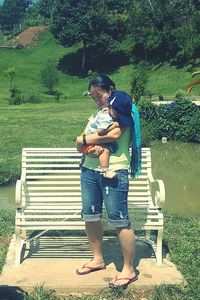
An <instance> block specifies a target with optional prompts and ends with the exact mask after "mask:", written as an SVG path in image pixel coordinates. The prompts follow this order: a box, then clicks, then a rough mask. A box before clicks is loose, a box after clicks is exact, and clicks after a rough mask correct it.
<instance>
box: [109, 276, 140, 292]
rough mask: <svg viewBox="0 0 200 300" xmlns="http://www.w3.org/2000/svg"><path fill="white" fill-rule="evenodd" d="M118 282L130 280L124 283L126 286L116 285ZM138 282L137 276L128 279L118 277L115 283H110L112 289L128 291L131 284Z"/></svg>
mask: <svg viewBox="0 0 200 300" xmlns="http://www.w3.org/2000/svg"><path fill="white" fill-rule="evenodd" d="M118 280H128V282H127V283H124V284H115V282H116V281H118ZM136 280H138V276H137V275H135V276H134V277H132V278H129V277H128V278H126V277H124V278H118V277H117V276H116V277H115V279H114V282H109V287H110V288H114V289H118V288H123V289H126V288H127V287H128V285H129V284H130V283H132V282H134V281H136Z"/></svg>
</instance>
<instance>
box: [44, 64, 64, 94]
mask: <svg viewBox="0 0 200 300" xmlns="http://www.w3.org/2000/svg"><path fill="white" fill-rule="evenodd" d="M40 78H41V83H42V84H43V85H44V87H46V88H47V91H48V93H49V94H50V95H54V93H55V92H54V87H55V85H56V84H57V83H58V82H59V77H58V70H57V68H56V63H55V62H54V61H51V60H49V61H48V62H47V63H46V65H45V66H44V67H43V69H42V70H41V72H40Z"/></svg>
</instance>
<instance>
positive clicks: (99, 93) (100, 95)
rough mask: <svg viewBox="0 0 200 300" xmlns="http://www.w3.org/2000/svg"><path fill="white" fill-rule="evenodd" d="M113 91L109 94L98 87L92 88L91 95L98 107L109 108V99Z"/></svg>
mask: <svg viewBox="0 0 200 300" xmlns="http://www.w3.org/2000/svg"><path fill="white" fill-rule="evenodd" d="M111 91H112V90H111V89H110V91H109V92H107V91H105V90H102V89H101V88H100V87H98V86H91V88H90V91H89V95H90V97H91V98H92V99H93V100H94V101H95V103H96V104H97V105H98V107H100V108H102V107H104V106H107V103H108V97H109V96H110V95H111Z"/></svg>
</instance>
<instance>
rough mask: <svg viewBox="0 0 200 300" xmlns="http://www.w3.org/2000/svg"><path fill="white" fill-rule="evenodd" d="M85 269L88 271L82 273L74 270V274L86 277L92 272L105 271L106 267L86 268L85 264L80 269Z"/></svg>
mask: <svg viewBox="0 0 200 300" xmlns="http://www.w3.org/2000/svg"><path fill="white" fill-rule="evenodd" d="M86 268H87V269H89V270H87V271H83V272H80V271H79V270H78V269H76V274H78V275H86V274H89V273H92V272H96V271H101V270H105V269H106V266H104V267H89V266H87V264H85V265H83V266H82V267H81V269H86Z"/></svg>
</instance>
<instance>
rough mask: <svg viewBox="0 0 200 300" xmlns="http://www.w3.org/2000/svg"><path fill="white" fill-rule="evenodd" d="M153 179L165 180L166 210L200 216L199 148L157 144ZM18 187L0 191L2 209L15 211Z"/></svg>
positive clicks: (0, 206)
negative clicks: (16, 189)
mask: <svg viewBox="0 0 200 300" xmlns="http://www.w3.org/2000/svg"><path fill="white" fill-rule="evenodd" d="M151 148H152V164H153V176H154V178H159V179H163V181H164V183H165V189H166V202H165V206H164V209H165V210H167V211H169V212H175V213H180V214H183V215H187V216H199V215H200V145H199V144H192V143H176V142H167V143H161V142H154V143H153V144H152V147H151ZM14 198H15V187H14V186H6V187H0V208H14Z"/></svg>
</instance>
